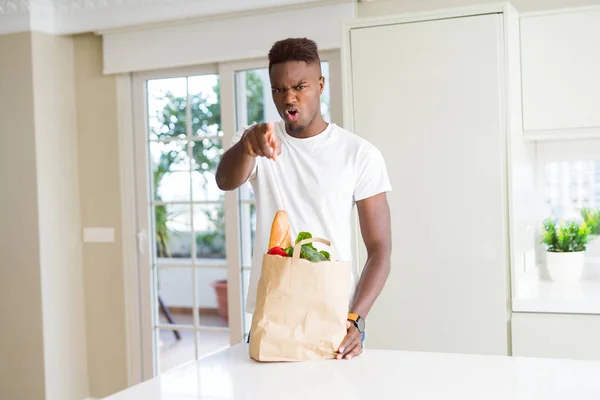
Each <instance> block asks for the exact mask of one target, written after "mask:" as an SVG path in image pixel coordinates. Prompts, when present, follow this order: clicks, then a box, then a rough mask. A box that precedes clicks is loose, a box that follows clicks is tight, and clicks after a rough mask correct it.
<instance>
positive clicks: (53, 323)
mask: <svg viewBox="0 0 600 400" xmlns="http://www.w3.org/2000/svg"><path fill="white" fill-rule="evenodd" d="M32 50H33V51H32V54H33V63H32V65H33V81H34V90H33V91H34V108H33V116H34V121H35V126H36V129H35V137H36V155H37V157H36V160H37V188H38V213H39V243H40V268H41V276H42V299H43V302H42V309H43V323H44V331H43V332H44V354H45V357H44V362H45V368H46V400H81V399H83V398H85V397H87V396H88V376H87V370H88V369H87V349H86V330H85V325H86V324H85V309H84V301H83V299H84V292H83V271H82V243H81V216H80V202H79V173H78V162H77V160H78V152H77V126H76V118H75V116H76V105H75V80H74V78H75V74H74V64H73V40H72V39H71V38H70V37H58V36H53V35H47V34H40V33H34V34H32Z"/></svg>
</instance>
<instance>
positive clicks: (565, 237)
mask: <svg viewBox="0 0 600 400" xmlns="http://www.w3.org/2000/svg"><path fill="white" fill-rule="evenodd" d="M590 231H591V230H590V227H589V226H588V225H587V223H586V222H585V221H583V222H581V223H578V222H576V221H569V222H565V221H561V222H560V224H557V223H556V221H555V220H554V219H553V218H546V219H545V220H544V222H543V226H542V243H544V244H545V245H546V250H547V251H549V252H552V253H567V252H577V251H585V250H586V245H587V243H588V238H589V235H590Z"/></svg>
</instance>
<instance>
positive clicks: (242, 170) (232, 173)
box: [215, 140, 256, 190]
mask: <svg viewBox="0 0 600 400" xmlns="http://www.w3.org/2000/svg"><path fill="white" fill-rule="evenodd" d="M255 163H256V158H254V157H253V156H251V155H250V153H248V151H247V150H246V146H244V143H243V140H240V141H239V142H237V143H236V144H234V145H233V146H231V148H229V150H227V151H226V152H225V153H223V156H222V157H221V162H220V163H219V165H218V167H217V173H216V175H215V179H216V181H217V186H218V187H219V189H221V190H235V189H237V188H239V187H240V186H242V185H243V184H244V182H246V181H247V180H248V177H249V176H250V174H251V173H252V169H254V164H255Z"/></svg>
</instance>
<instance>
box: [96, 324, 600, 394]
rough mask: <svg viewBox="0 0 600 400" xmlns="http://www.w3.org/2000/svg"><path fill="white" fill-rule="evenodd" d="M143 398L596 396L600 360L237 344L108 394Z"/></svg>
mask: <svg viewBox="0 0 600 400" xmlns="http://www.w3.org/2000/svg"><path fill="white" fill-rule="evenodd" d="M540 334H543V332H540ZM139 399H144V400H159V399H160V400H184V399H185V400H192V399H219V400H226V399H240V400H250V399H252V400H283V399H285V400H294V399H310V400H325V399H327V400H333V399H335V400H337V399H343V400H354V399H369V400H370V399H373V400H383V399H394V400H397V399H404V400H439V399H444V400H459V399H460V400H469V399H477V400H495V399H501V400H508V399H518V400H567V399H568V400H579V399H590V400H592V399H593V400H598V399H600V361H575V360H555V359H534V358H516V357H498V356H478V355H464V354H439V353H418V352H401V351H384V350H372V349H367V350H365V352H364V353H363V355H361V356H360V357H358V358H355V359H353V360H350V361H346V360H327V361H311V362H302V363H272V364H261V363H257V362H255V361H253V360H251V359H250V358H249V357H248V349H247V345H246V344H240V345H236V346H233V347H231V348H229V349H227V350H224V351H221V352H219V353H217V354H214V355H211V356H209V357H207V358H204V359H202V360H200V361H197V362H191V363H188V364H185V365H183V366H181V367H178V368H175V369H173V370H170V371H167V372H166V373H164V374H163V375H161V376H159V377H157V378H154V379H152V380H149V381H146V382H144V383H141V384H139V385H137V386H134V387H131V388H129V389H127V390H125V391H123V392H120V393H118V394H115V395H113V396H110V397H108V398H107V399H106V400H139Z"/></svg>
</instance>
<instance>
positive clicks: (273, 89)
mask: <svg viewBox="0 0 600 400" xmlns="http://www.w3.org/2000/svg"><path fill="white" fill-rule="evenodd" d="M271 91H272V92H273V93H279V92H281V89H278V88H271Z"/></svg>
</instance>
